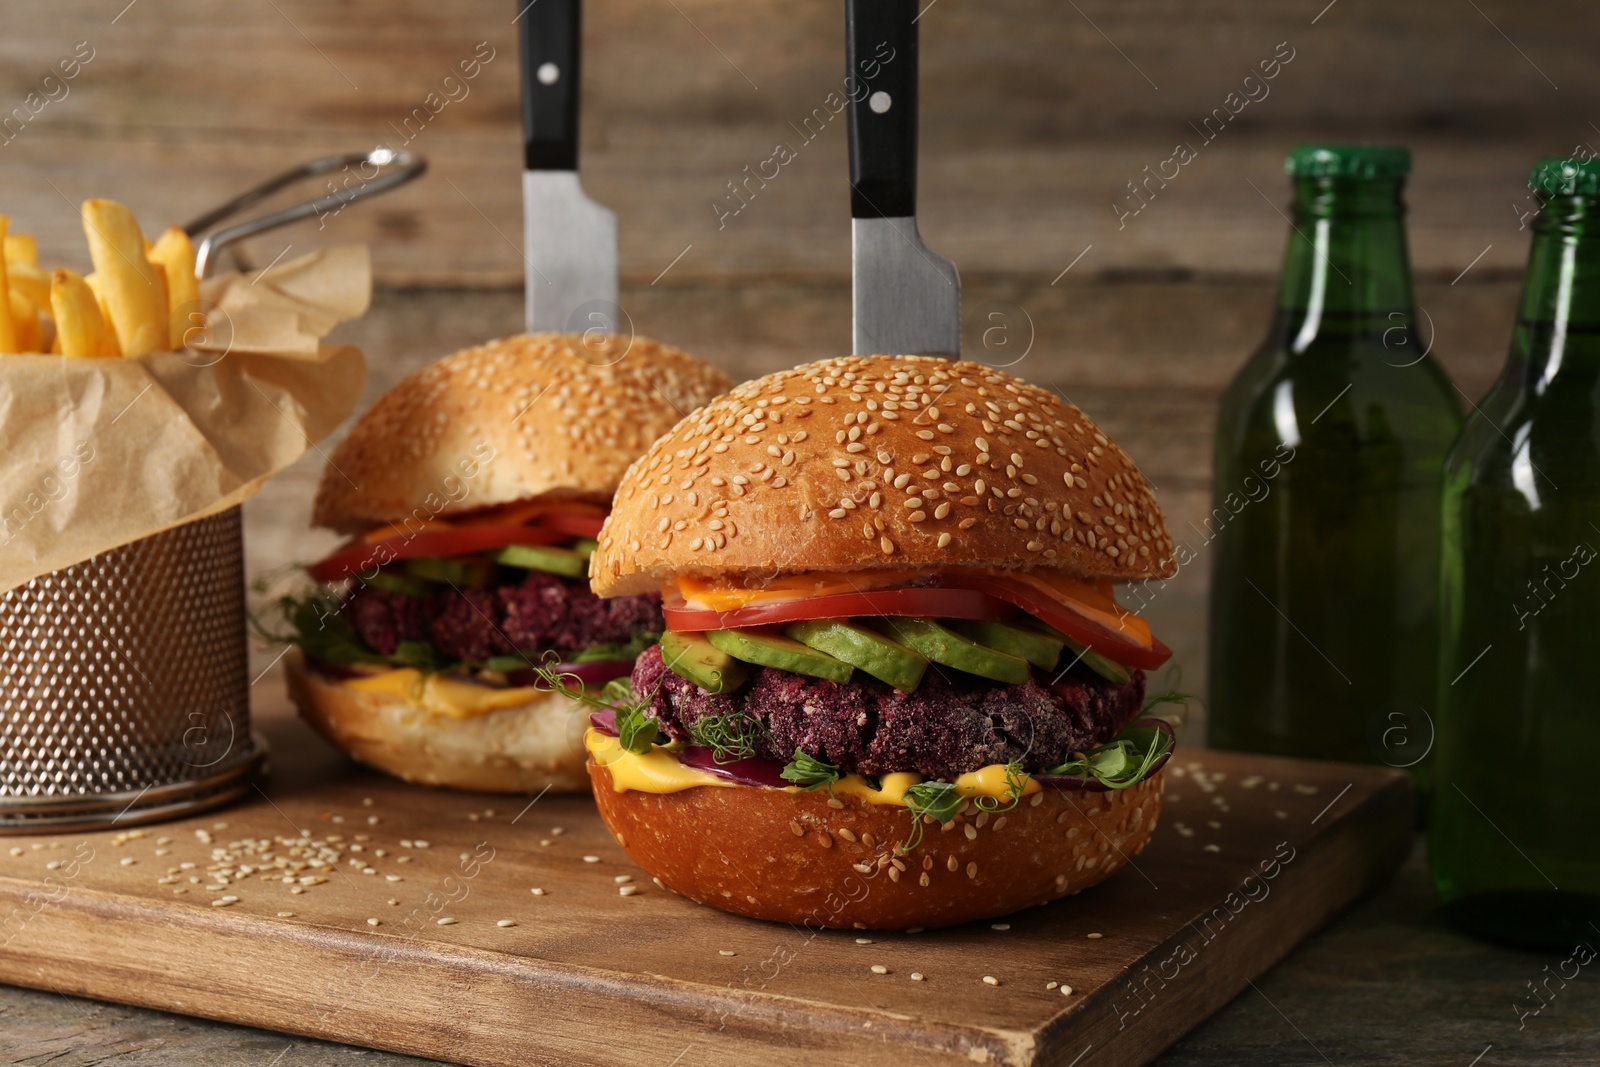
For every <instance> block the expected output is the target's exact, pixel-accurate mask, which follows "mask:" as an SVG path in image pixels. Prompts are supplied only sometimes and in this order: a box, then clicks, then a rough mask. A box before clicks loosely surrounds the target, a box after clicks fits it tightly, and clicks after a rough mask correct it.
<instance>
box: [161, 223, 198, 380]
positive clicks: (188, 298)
mask: <svg viewBox="0 0 1600 1067" xmlns="http://www.w3.org/2000/svg"><path fill="white" fill-rule="evenodd" d="M150 262H152V263H156V264H159V265H161V266H163V267H165V268H166V271H167V321H168V323H169V330H170V333H169V341H170V342H171V346H172V350H173V351H174V352H176V351H178V349H180V348H182V347H183V335H184V334H185V333H187V332H188V330H189V328H190V326H191V325H193V323H192V322H191V320H190V318H189V316H190V314H191V313H192V312H196V311H199V310H200V280H199V279H198V278H196V277H195V275H194V243H193V242H192V241H190V240H189V235H188V234H186V233H184V232H183V230H181V229H180V228H178V227H177V226H168V227H167V228H166V230H165V231H163V232H162V234H161V236H160V237H159V238H157V239H156V243H155V245H154V246H153V247H152V248H151V250H150Z"/></svg>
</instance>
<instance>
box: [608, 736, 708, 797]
mask: <svg viewBox="0 0 1600 1067" xmlns="http://www.w3.org/2000/svg"><path fill="white" fill-rule="evenodd" d="M583 744H584V747H585V748H587V749H588V750H589V757H590V758H591V759H593V760H594V761H595V763H597V764H599V765H600V766H602V767H605V768H606V769H607V770H609V771H610V772H611V788H612V789H613V790H615V791H616V792H618V793H626V792H627V791H628V790H630V789H633V790H636V791H638V792H640V793H678V792H682V791H683V790H685V789H694V788H696V787H698V786H703V785H710V786H733V785H738V784H739V783H737V782H730V781H728V779H726V778H720V777H718V776H717V775H715V774H712V773H711V772H710V771H703V770H701V769H700V768H698V767H685V766H684V765H683V764H682V763H679V762H678V757H676V756H674V755H673V754H672V753H670V752H668V751H667V750H666V749H664V748H660V747H656V748H652V749H651V750H650V751H649V752H642V753H641V752H630V751H629V750H628V749H625V748H623V747H622V742H621V741H619V740H617V739H616V738H615V737H612V736H611V735H610V734H603V733H601V732H600V731H599V730H595V729H590V730H589V731H588V732H587V733H586V734H584V735H583Z"/></svg>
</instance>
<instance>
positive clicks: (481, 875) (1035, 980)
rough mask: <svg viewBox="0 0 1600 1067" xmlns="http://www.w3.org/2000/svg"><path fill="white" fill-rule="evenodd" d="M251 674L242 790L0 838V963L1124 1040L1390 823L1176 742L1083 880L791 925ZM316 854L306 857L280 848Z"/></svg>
mask: <svg viewBox="0 0 1600 1067" xmlns="http://www.w3.org/2000/svg"><path fill="white" fill-rule="evenodd" d="M275 682H276V679H274V678H269V679H267V680H266V681H264V682H263V683H262V684H261V685H260V686H258V687H257V692H258V693H259V694H260V697H259V698H258V707H257V710H256V714H257V725H258V728H261V729H263V731H264V732H265V733H266V734H267V735H268V737H269V740H270V741H271V743H272V746H273V750H272V761H273V768H274V770H273V776H272V779H271V781H270V783H268V784H267V786H266V788H265V791H264V792H258V793H257V794H256V795H255V796H254V797H253V799H251V800H249V801H247V802H244V803H241V804H239V805H237V806H235V807H233V808H230V809H227V810H225V811H222V812H218V813H212V814H209V815H206V816H202V817H197V818H192V819H188V820H184V821H180V822H174V823H168V824H164V825H160V826H154V827H146V828H142V829H136V830H126V831H121V832H104V833H92V834H70V835H65V834H64V835H58V836H55V837H31V838H30V837H17V838H0V981H5V982H10V983H14V984H18V985H25V986H32V987H36V988H39V989H47V990H55V991H58V992H62V993H70V994H74V995H78V996H87V997H94V998H99V999H103V1000H112V1001H119V1002H122V1003H127V1004H135V1005H141V1006H145V1007H151V1008H159V1009H163V1010H167V1011H174V1012H180V1013H184V1014H190V1015H199V1016H205V1017H208V1018H214V1019H221V1020H225V1021H229V1022H234V1023H241V1024H248V1025H251V1026H258V1027H265V1028H268V1029H272V1030H280V1031H285V1032H289V1033H295V1034H304V1035H308V1036H312V1037H319V1038H327V1039H332V1040H337V1041H344V1042H350V1043H353V1044H358V1045H366V1046H371V1047H374V1048H382V1049H389V1050H393V1051H398V1052H408V1053H414V1054H417V1055H423V1056H432V1057H436V1058H439V1059H444V1060H453V1061H458V1062H462V1063H467V1064H474V1065H483V1067H500V1065H509V1064H517V1065H521V1064H529V1063H559V1064H568V1063H585V1064H647V1065H650V1067H666V1065H668V1064H682V1065H684V1067H688V1065H690V1064H749V1063H752V1062H757V1061H758V1060H759V1059H762V1058H771V1057H776V1056H783V1057H784V1058H785V1060H786V1061H794V1060H801V1061H803V1062H806V1063H811V1064H833V1063H838V1064H871V1063H884V1064H894V1065H896V1067H902V1065H903V1064H905V1063H907V1062H916V1063H991V1064H1053V1065H1060V1067H1110V1065H1116V1064H1141V1063H1145V1062H1147V1061H1149V1060H1150V1059H1151V1058H1152V1057H1154V1056H1155V1055H1156V1054H1157V1053H1158V1052H1160V1051H1161V1050H1162V1049H1164V1048H1166V1047H1167V1046H1168V1045H1170V1044H1171V1043H1172V1042H1173V1041H1175V1040H1176V1039H1177V1038H1178V1037H1180V1036H1181V1035H1182V1034H1184V1033H1185V1032H1186V1031H1188V1030H1189V1029H1190V1028H1191V1027H1193V1026H1195V1025H1196V1024H1197V1023H1199V1022H1200V1021H1201V1020H1202V1019H1204V1018H1205V1017H1206V1016H1207V1015H1209V1014H1210V1013H1212V1012H1214V1011H1215V1010H1217V1009H1218V1008H1219V1007H1221V1006H1222V1005H1223V1004H1224V1003H1226V1002H1227V1001H1228V1000H1229V998H1231V997H1233V996H1234V995H1235V994H1236V993H1238V992H1239V991H1240V990H1241V989H1243V988H1244V987H1245V986H1246V984H1247V983H1248V982H1249V981H1250V980H1251V979H1253V978H1255V977H1256V976H1258V975H1260V974H1261V973H1262V972H1263V971H1265V970H1266V969H1267V968H1268V967H1270V966H1271V965H1272V964H1273V963H1274V962H1276V961H1277V960H1278V959H1280V958H1281V957H1283V956H1284V955H1285V954H1286V953H1287V952H1288V951H1289V950H1290V949H1291V948H1292V947H1293V946H1294V945H1295V944H1296V943H1297V942H1299V941H1300V940H1301V939H1302V938H1304V937H1305V936H1306V935H1308V934H1309V933H1311V932H1312V931H1314V930H1316V929H1317V928H1318V927H1319V926H1321V925H1322V924H1323V923H1325V922H1326V921H1327V920H1328V919H1329V918H1330V917H1332V916H1333V915H1334V914H1335V913H1336V912H1338V911H1339V910H1340V909H1342V908H1343V907H1345V906H1346V905H1348V904H1349V903H1350V902H1351V901H1353V900H1355V899H1356V898H1357V897H1359V896H1360V895H1362V894H1363V893H1365V892H1366V891H1367V890H1369V889H1371V888H1372V887H1373V886H1375V885H1377V884H1378V883H1380V882H1382V881H1383V880H1384V879H1386V878H1387V877H1388V876H1389V875H1390V874H1391V873H1392V872H1393V871H1394V870H1395V868H1396V867H1397V866H1398V865H1399V864H1400V862H1401V861H1402V860H1403V858H1404V856H1405V855H1406V852H1407V850H1408V848H1409V846H1410V843H1411V834H1412V826H1413V814H1412V794H1411V789H1410V785H1409V783H1408V781H1407V780H1406V779H1405V777H1404V776H1403V775H1400V774H1398V773H1394V772H1389V771H1384V770H1377V769H1371V768H1357V767H1350V766H1345V765H1340V764H1316V763H1304V762H1298V761H1290V760H1278V759H1265V758H1259V757H1247V756H1239V755H1231V754H1223V753H1216V752H1205V751H1189V752H1183V751H1180V753H1179V756H1178V758H1177V759H1176V760H1175V761H1174V762H1173V764H1172V765H1171V766H1170V767H1169V769H1168V770H1167V772H1166V774H1167V787H1166V789H1167V796H1166V809H1165V811H1164V813H1163V816H1162V819H1161V825H1160V827H1159V828H1158V830H1157V831H1156V834H1155V837H1154V839H1153V840H1152V841H1151V844H1150V846H1149V847H1148V848H1147V849H1146V850H1145V852H1144V853H1143V854H1142V855H1141V856H1139V857H1138V858H1137V859H1136V860H1135V861H1134V863H1133V864H1132V865H1131V866H1129V867H1128V868H1125V869H1124V870H1123V871H1122V872H1121V873H1119V874H1118V875H1117V876H1116V877H1115V878H1113V879H1112V880H1110V881H1109V882H1107V883H1105V884H1104V885H1102V886H1099V887H1097V888H1094V889H1091V890H1089V891H1088V892H1086V893H1084V894H1082V895H1081V896H1079V897H1076V898H1071V899H1068V900H1065V901H1061V902H1059V903H1056V904H1053V905H1050V906H1048V907H1045V908H1037V909H1033V910H1031V911H1027V912H1023V913H1020V914H1017V915H1015V916H1012V917H1010V918H1009V919H1008V920H1004V921H1002V922H1001V923H999V924H990V923H976V924H971V925H968V926H963V927H956V928H953V929H949V930H943V931H928V932H924V933H914V934H913V933H893V934H885V933H876V932H860V933H859V934H857V933H850V932H836V931H815V930H807V929H802V928H792V927H788V926H781V925H775V924H768V923H761V922H754V921H750V920H746V919H739V918H735V917H732V916H729V915H724V914H722V913H720V912H716V911H712V910H709V909H706V908H702V907H699V906H697V905H695V904H692V903H690V902H688V901H686V900H684V899H682V898H680V897H677V896H675V895H674V894H672V893H670V892H667V891H665V890H663V889H661V888H659V887H657V886H656V885H654V884H652V882H651V880H650V878H649V877H648V876H647V875H645V874H644V873H643V872H642V871H640V870H638V869H637V868H635V867H634V866H633V865H632V864H631V863H630V862H629V861H628V859H627V857H626V856H625V855H624V854H623V852H622V850H621V849H620V848H618V847H617V845H616V844H615V842H613V841H612V839H611V837H610V835H609V834H608V833H607V832H606V830H605V828H604V826H603V825H602V824H601V822H600V820H599V818H598V816H597V815H596V814H595V812H594V808H593V806H592V804H591V803H590V802H589V801H587V800H585V799H582V798H557V797H553V796H547V797H544V798H543V799H540V800H537V801H536V802H534V803H532V804H529V800H528V798H519V797H505V796H497V797H490V796H482V795H472V794H463V793H450V792H439V791H433V790H427V789H422V788H417V787H412V786H408V785H405V784H402V783H399V782H396V781H392V780H390V779H387V778H383V777H381V776H378V775H375V774H371V773H368V772H366V771H364V770H360V769H358V768H356V767H355V766H354V765H352V764H350V763H348V762H346V761H344V760H343V759H342V757H340V756H338V755H337V754H336V753H334V752H333V751H332V750H331V749H329V748H328V747H327V746H326V745H324V744H323V743H322V742H321V741H320V740H318V739H316V738H315V737H313V736H312V735H311V734H310V732H309V731H307V730H306V729H305V728H304V727H302V726H301V725H300V724H299V723H298V722H297V721H295V720H294V719H293V717H292V715H291V713H290V712H289V711H288V710H287V708H286V706H285V702H284V701H283V700H282V698H281V697H279V696H277V692H278V687H277V685H275V684H274V683H275ZM269 687H270V688H269ZM308 841H309V842H310V843H309V844H308V843H307V842H308ZM214 850H215V851H214ZM295 850H299V854H297V853H296V851H295ZM306 854H309V855H306ZM310 856H320V858H321V859H322V860H323V861H325V862H327V863H328V864H329V866H328V867H326V868H316V867H307V868H306V869H304V870H300V871H297V872H292V874H291V876H290V879H291V880H290V881H289V882H285V881H284V880H283V879H284V875H283V873H282V871H281V869H279V868H277V867H275V866H274V864H275V862H276V860H277V859H278V858H280V857H281V858H283V859H285V860H289V861H292V862H294V863H302V862H305V860H306V859H308V858H310ZM217 863H221V864H224V865H227V866H231V867H232V868H233V869H234V872H235V873H234V875H233V876H232V877H230V878H229V879H228V882H227V884H223V883H222V881H221V880H219V879H218V877H217V874H218V871H217V870H215V869H213V870H209V871H208V867H212V866H213V865H214V864H217ZM241 863H242V864H245V865H247V866H249V867H250V868H251V870H250V871H248V872H246V871H244V870H241V869H240V867H239V864H241ZM189 865H192V866H189ZM258 868H264V869H265V870H266V871H270V872H271V873H270V875H268V876H265V877H264V876H263V873H262V870H261V869H258ZM306 883H309V884H306ZM296 889H299V890H300V891H299V892H295V891H294V890H296ZM537 890H542V893H539V894H538V895H536V893H535V891H537ZM373 920H376V923H377V924H376V925H374V924H373V922H372V921H373ZM445 920H453V921H451V922H446V921H445ZM876 968H883V972H882V973H879V972H878V971H877V970H876ZM1063 985H1064V986H1070V987H1071V993H1070V995H1068V994H1065V993H1064V991H1063V989H1062V988H1061V987H1062V986H1063ZM908 1056H910V1057H913V1059H911V1060H908V1059H907V1057H908Z"/></svg>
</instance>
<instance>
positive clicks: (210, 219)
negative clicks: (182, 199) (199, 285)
mask: <svg viewBox="0 0 1600 1067" xmlns="http://www.w3.org/2000/svg"><path fill="white" fill-rule="evenodd" d="M349 167H358V168H360V169H359V170H358V171H357V172H356V173H355V178H356V181H357V182H358V184H354V185H352V183H350V182H348V181H347V182H346V183H345V187H344V188H343V189H338V190H335V191H334V192H331V193H329V194H328V195H326V196H322V197H318V198H317V199H315V200H308V201H306V202H305V203H303V204H296V205H294V206H293V207H287V208H284V209H283V210H281V211H274V212H273V213H272V214H270V215H262V216H261V217H260V218H254V219H251V220H249V221H248V222H241V223H238V224H236V225H233V226H229V227H228V228H227V229H224V230H218V231H217V232H216V233H213V234H211V235H209V236H208V237H206V238H205V239H204V240H203V241H201V242H200V245H199V247H198V248H197V249H196V250H195V259H194V272H195V275H196V277H199V278H204V277H205V276H206V275H207V274H209V273H210V271H211V267H212V265H213V263H214V262H215V260H216V257H217V253H218V252H220V251H222V249H224V248H226V247H227V246H228V245H230V244H233V243H234V242H235V241H241V240H243V239H244V238H246V237H254V236H255V235H256V234H258V233H265V232H266V231H268V230H275V229H277V228H278V227H279V226H287V225H288V224H289V223H291V222H299V221H300V220H301V219H308V218H311V217H312V216H313V215H315V216H317V217H318V218H321V217H323V216H326V215H334V214H338V213H339V212H340V211H342V210H343V209H344V206H345V205H346V204H352V203H354V202H355V201H357V200H365V199H366V198H367V197H369V196H377V195H378V194H379V193H383V192H387V191H388V190H390V189H393V188H395V187H396V186H400V185H404V184H405V183H406V182H409V181H411V180H412V179H414V178H418V177H420V176H421V175H422V172H423V171H425V170H427V169H428V161H427V160H426V159H424V158H423V157H422V156H419V155H416V154H415V153H412V152H396V151H394V150H392V149H389V148H374V149H373V150H372V151H370V152H346V153H344V154H343V155H337V156H325V157H323V158H322V159H313V160H311V161H310V162H309V163H302V164H300V166H298V167H294V168H292V169H290V170H286V171H284V172H283V173H282V174H279V175H276V176H275V177H272V178H268V179H267V180H266V181H264V182H262V183H261V184H260V185H257V186H256V187H255V188H253V189H248V190H246V191H245V192H243V193H240V194H239V195H238V196H236V197H234V198H233V199H232V200H230V201H228V202H227V203H226V204H222V205H220V206H218V207H216V208H213V209H212V210H211V211H208V212H206V213H205V214H204V215H201V216H200V217H199V218H197V219H195V220H193V221H192V222H190V223H189V224H188V225H186V226H185V227H184V228H183V230H184V232H185V233H187V234H188V235H189V236H190V237H194V236H197V235H198V234H200V233H203V232H204V231H206V230H209V229H211V228H212V227H213V226H215V225H216V224H217V223H219V222H221V221H223V220H224V219H227V218H230V217H232V216H234V215H237V214H238V213H239V212H241V211H244V210H246V209H248V208H250V207H253V206H255V205H256V204H259V203H260V202H261V201H263V200H265V199H266V198H267V197H269V196H271V195H272V194H273V193H275V192H277V191H278V190H280V189H283V188H286V187H288V186H290V185H294V184H295V183H297V182H301V181H304V180H305V179H307V178H314V177H317V176H319V175H322V174H328V173H331V172H336V171H342V170H345V169H347V168H349ZM369 167H370V168H376V171H377V173H376V174H373V175H371V176H368V175H367V174H366V173H365V171H366V169H367V168H369Z"/></svg>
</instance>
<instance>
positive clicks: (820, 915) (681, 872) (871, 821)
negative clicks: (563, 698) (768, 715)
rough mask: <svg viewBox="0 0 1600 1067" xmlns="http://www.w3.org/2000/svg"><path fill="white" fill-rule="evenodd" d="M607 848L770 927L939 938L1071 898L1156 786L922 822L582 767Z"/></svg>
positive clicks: (1114, 857)
mask: <svg viewBox="0 0 1600 1067" xmlns="http://www.w3.org/2000/svg"><path fill="white" fill-rule="evenodd" d="M588 766H589V776H590V778H591V779H592V780H593V783H594V796H595V802H596V803H597V804H598V806H599V808H600V815H601V817H602V818H603V819H604V820H605V824H606V826H607V827H608V828H609V829H610V830H611V834H612V836H613V837H615V838H616V839H617V844H619V845H621V846H622V848H623V849H624V850H625V851H626V852H627V853H628V855H629V857H630V858H632V860H633V861H634V862H635V863H637V864H638V865H639V866H640V867H643V868H644V869H645V870H646V871H648V872H649V873H650V874H651V875H653V876H654V877H656V878H658V879H660V881H661V884H662V885H664V886H666V887H667V888H668V889H671V890H673V891H674V892H677V893H681V894H682V895H684V896H686V897H688V898H689V899H690V900H693V901H695V902H697V903H700V904H706V905H710V906H711V907H715V908H719V909H721V910H723V911H731V912H734V913H736V914H739V915H747V916H749V917H751V918H754V919H768V920H771V921H773V922H785V923H797V924H806V925H808V926H811V927H817V926H826V927H837V928H840V929H857V930H903V929H905V928H907V927H913V926H921V927H935V926H951V925H954V924H955V923H962V922H970V921H972V920H974V919H989V918H994V917H996V916H1000V915H1008V914H1010V913H1011V912H1014V911H1018V910H1020V909H1022V908H1027V907H1032V906H1034V905H1038V904H1047V903H1049V902H1050V901H1052V900H1059V899H1060V898H1062V897H1066V896H1071V895H1073V894H1074V893H1078V892H1081V891H1083V890H1084V889H1087V888H1088V887H1090V886H1092V885H1095V884H1097V883H1099V882H1102V881H1104V880H1105V879H1106V878H1109V877H1110V876H1111V875H1112V874H1113V873H1114V872H1115V871H1116V870H1117V869H1118V868H1119V867H1121V866H1122V865H1123V864H1124V863H1125V862H1127V860H1128V859H1129V858H1130V857H1133V856H1137V855H1138V854H1139V853H1140V852H1141V851H1142V850H1143V849H1144V846H1145V845H1146V844H1147V843H1148V842H1149V840H1150V835H1151V834H1152V833H1154V832H1155V827H1156V820H1157V818H1158V817H1159V816H1160V813H1161V789H1162V784H1161V776H1160V775H1159V774H1156V775H1152V776H1151V777H1149V778H1147V779H1145V780H1144V781H1143V782H1140V783H1139V784H1138V785H1135V786H1132V787H1130V788H1128V789H1124V790H1120V791H1115V792H1107V793H1092V792H1086V791H1084V792H1067V791H1063V790H1057V789H1053V788H1047V789H1044V790H1041V791H1040V792H1037V793H1034V794H1032V795H1030V796H1026V797H1023V799H1022V801H1021V803H1019V804H1018V805H1017V806H1016V807H1015V808H1013V809H1012V810H1010V811H1007V812H996V813H994V814H990V813H987V812H982V811H979V810H978V809H977V808H975V807H972V806H970V805H968V806H966V807H965V808H964V810H963V812H962V813H961V814H958V815H957V816H956V817H955V818H954V819H953V820H952V821H951V822H950V823H948V824H946V825H943V826H941V825H940V824H939V823H937V822H932V821H925V822H924V825H923V828H922V839H921V841H920V842H919V843H918V844H917V847H915V848H913V849H911V850H910V851H909V852H907V853H905V854H904V855H898V854H897V853H896V851H895V846H896V845H898V844H900V843H901V842H903V841H905V840H907V838H908V835H909V834H910V832H911V829H912V820H911V816H910V815H909V814H908V813H907V810H906V809H905V808H902V807H898V806H892V805H873V804H869V803H867V802H866V801H864V800H862V799H860V798H858V797H854V796H840V797H838V798H836V799H835V798H832V797H830V796H829V795H828V793H827V791H826V790H815V791H812V792H805V793H789V792H785V791H784V790H782V789H769V788H759V787H754V786H734V787H731V788H717V787H701V788H696V789H686V790H683V791H682V792H678V793H644V792H638V791H633V790H630V791H628V792H623V793H619V792H617V791H616V790H615V789H614V788H613V787H612V779H611V772H610V770H608V769H607V768H606V767H604V766H601V765H599V764H597V763H595V762H594V761H593V760H592V759H591V760H590V762H589V764H588Z"/></svg>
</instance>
